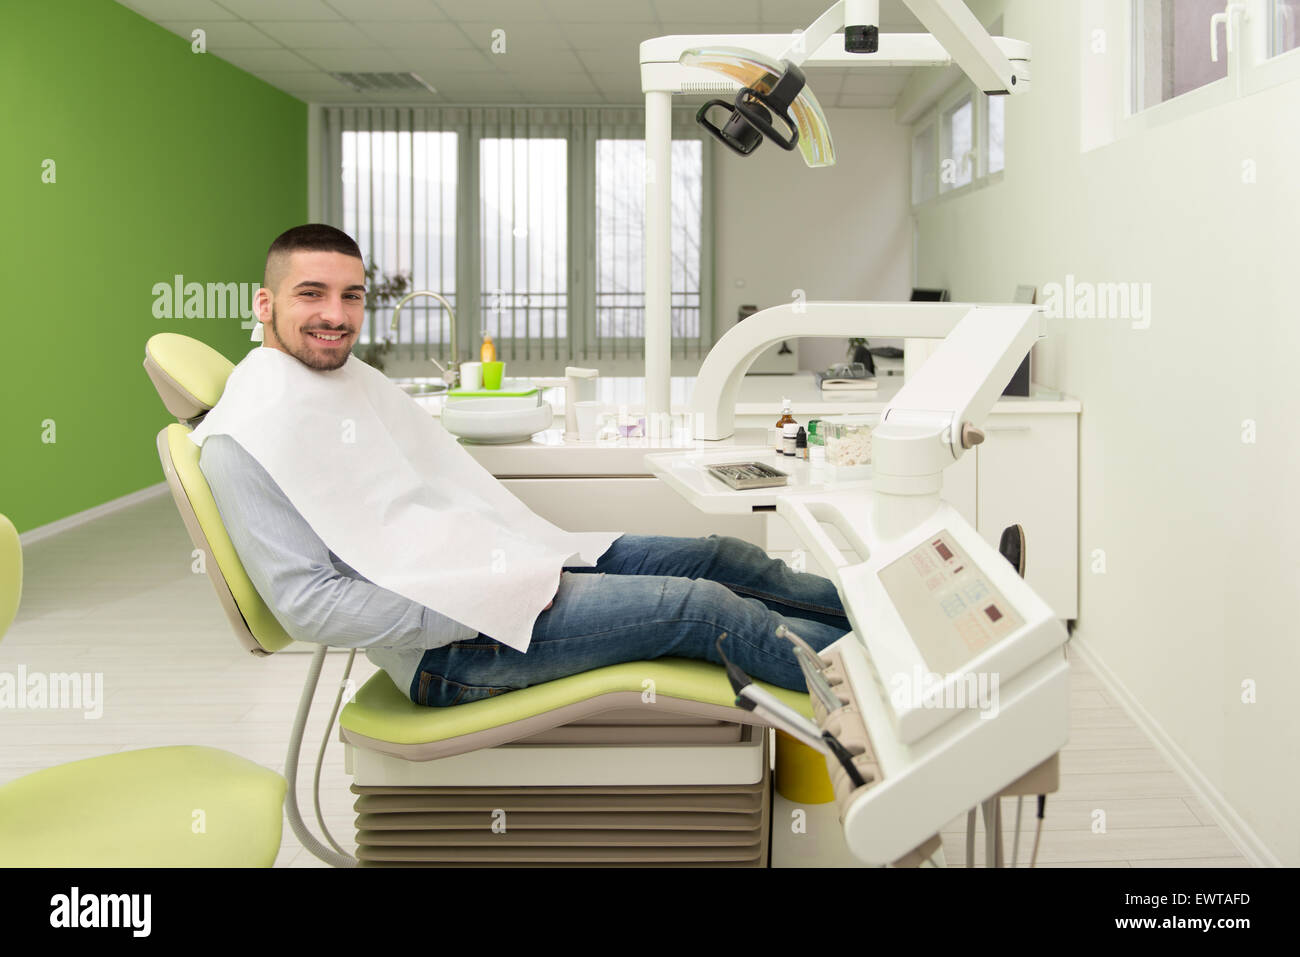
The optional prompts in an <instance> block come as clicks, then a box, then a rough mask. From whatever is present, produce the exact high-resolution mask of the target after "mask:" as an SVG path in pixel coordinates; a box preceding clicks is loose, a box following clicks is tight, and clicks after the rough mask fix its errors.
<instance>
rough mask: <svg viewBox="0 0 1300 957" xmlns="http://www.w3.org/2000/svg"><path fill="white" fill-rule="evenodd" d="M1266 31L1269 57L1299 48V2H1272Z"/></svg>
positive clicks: (1298, 0) (1288, 0)
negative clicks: (1267, 32)
mask: <svg viewBox="0 0 1300 957" xmlns="http://www.w3.org/2000/svg"><path fill="white" fill-rule="evenodd" d="M1268 30H1269V37H1268V51H1269V52H1268V55H1269V56H1280V55H1282V54H1283V53H1286V52H1287V51H1288V50H1294V49H1295V48H1296V47H1300V0H1274V3H1273V11H1272V16H1270V17H1269V19H1268Z"/></svg>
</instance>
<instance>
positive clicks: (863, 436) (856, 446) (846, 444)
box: [817, 415, 880, 481]
mask: <svg viewBox="0 0 1300 957" xmlns="http://www.w3.org/2000/svg"><path fill="white" fill-rule="evenodd" d="M879 419H880V416H879V415H837V416H834V417H833V418H829V419H822V420H821V421H820V422H818V423H817V432H818V434H819V435H821V437H822V441H823V442H824V444H825V447H826V475H827V477H828V478H830V479H831V480H832V481H834V480H839V479H860V478H870V477H871V432H872V430H873V429H874V428H875V427H876V423H877V422H878V421H879Z"/></svg>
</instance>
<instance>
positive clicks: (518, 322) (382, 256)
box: [311, 106, 716, 377]
mask: <svg viewBox="0 0 1300 957" xmlns="http://www.w3.org/2000/svg"><path fill="white" fill-rule="evenodd" d="M312 110H313V111H315V112H313V116H315V117H316V118H317V121H318V123H319V129H320V137H319V147H320V156H321V162H320V164H319V166H320V169H321V170H322V171H325V172H323V173H322V175H321V176H320V177H319V178H315V177H314V176H313V179H312V190H313V193H312V195H313V202H312V204H311V210H312V216H313V217H314V218H315V219H316V220H317V221H319V222H328V223H334V224H335V225H337V226H339V227H340V228H341V229H344V230H346V231H347V232H348V233H349V234H351V235H352V236H353V237H355V238H356V240H357V242H358V244H359V245H360V246H361V249H362V253H363V255H364V256H365V258H366V261H367V264H369V263H371V262H373V263H374V264H375V265H376V266H377V268H378V274H377V275H376V276H375V277H374V280H375V282H374V284H372V287H373V285H377V284H378V283H379V282H382V281H383V280H384V279H385V278H386V277H392V276H395V275H399V274H400V275H402V276H404V277H408V279H409V281H408V284H407V285H406V286H405V288H404V290H403V291H406V292H409V291H412V290H419V289H429V290H432V291H434V292H437V293H438V294H440V295H442V296H445V297H446V298H447V299H448V300H449V301H450V302H451V303H452V305H453V308H454V310H455V313H456V319H455V338H456V340H457V351H458V352H459V358H460V359H461V360H462V361H463V360H465V359H467V358H472V357H477V352H478V343H479V341H480V338H479V337H480V336H481V334H482V333H484V332H487V333H488V334H490V335H491V336H492V338H493V340H494V341H495V342H496V343H497V354H498V357H499V358H501V359H503V360H506V361H508V362H510V363H512V370H511V374H512V375H552V374H558V371H559V370H560V369H562V368H563V365H564V364H565V363H566V362H575V361H578V360H583V359H587V358H591V359H601V360H604V364H603V365H602V366H601V368H602V370H603V371H605V372H606V373H607V374H610V375H614V374H627V373H629V372H631V371H633V370H635V369H636V368H639V366H640V363H641V362H642V361H643V359H642V356H643V355H644V336H645V289H644V283H645V280H644V270H645V266H644V261H645V260H644V251H643V249H642V245H643V231H644V204H645V181H644V166H645V145H644V136H645V119H644V110H642V109H640V108H633V107H627V108H623V107H528V108H494V107H427V108H425V107H331V106H313V107H312ZM694 114H695V110H694V108H687V109H682V110H674V112H673V119H672V131H673V137H674V139H673V143H672V155H673V170H672V173H673V175H672V190H671V202H672V290H671V291H672V296H671V301H670V321H671V327H672V328H671V336H672V355H673V356H674V357H675V358H684V357H686V358H702V357H703V356H704V355H705V354H706V353H707V352H708V351H709V349H710V348H711V347H712V345H713V342H714V338H715V335H716V333H715V329H714V319H713V313H714V310H713V308H712V305H711V303H712V298H713V282H712V256H711V255H709V254H708V253H707V252H706V250H709V249H710V247H711V243H712V239H711V236H712V232H711V230H712V211H711V205H712V204H711V203H710V202H709V200H708V196H709V189H710V182H711V165H712V161H711V158H710V157H711V155H712V153H711V144H710V143H707V142H705V141H704V138H703V136H702V131H701V130H700V128H699V127H698V126H697V125H696V124H695V122H694ZM328 171H334V173H335V175H328ZM395 303H396V295H393V296H390V297H388V298H387V299H386V301H384V302H382V303H379V304H378V305H376V306H375V307H373V308H371V309H369V310H368V315H369V317H370V321H369V322H368V323H367V329H366V330H363V334H362V336H361V337H360V339H361V342H362V343H363V344H372V343H375V342H377V341H382V340H384V339H385V338H387V337H389V335H390V332H389V323H391V322H392V313H393V308H394V305H395ZM451 338H452V333H451V322H450V317H449V316H448V313H447V311H446V310H445V309H443V307H442V306H441V305H440V304H439V303H438V301H437V300H435V299H433V298H429V297H424V298H418V299H415V300H412V301H411V302H410V303H408V304H407V305H406V306H404V307H403V309H402V313H401V320H400V328H399V329H398V330H397V335H396V336H395V348H394V349H392V350H390V351H389V352H388V353H387V354H385V355H384V371H385V373H386V374H388V375H392V376H402V377H405V376H417V377H422V376H429V375H435V374H436V372H435V370H434V367H433V366H432V365H431V364H430V363H429V361H428V360H429V359H436V360H437V361H439V362H444V361H445V360H446V359H448V358H450V345H451ZM623 360H627V364H626V365H625V366H624V365H622V364H621V362H622V361H623Z"/></svg>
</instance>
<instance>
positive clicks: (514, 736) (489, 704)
mask: <svg viewBox="0 0 1300 957" xmlns="http://www.w3.org/2000/svg"><path fill="white" fill-rule="evenodd" d="M755 684H756V685H758V686H759V687H761V688H763V690H765V691H767V692H770V693H771V694H773V695H775V696H776V697H777V698H778V699H780V700H781V701H782V702H783V703H785V704H787V705H789V706H790V707H791V708H793V709H795V710H796V711H798V712H799V713H800V714H802V715H804V716H805V717H807V718H810V719H811V718H812V716H813V711H812V704H811V702H810V700H809V697H808V695H807V694H806V693H800V692H795V691H789V690H787V689H785V688H778V687H777V686H776V685H772V684H768V683H767V682H764V681H756V682H755ZM651 692H653V700H650V699H651ZM735 700H736V696H735V694H734V693H733V692H732V690H731V684H730V683H729V682H728V680H727V673H726V670H725V669H724V668H722V667H721V666H720V665H715V664H713V663H711V662H708V661H699V660H696V659H692V658H656V659H654V660H651V661H629V662H624V663H621V664H617V665H609V666H607V667H604V668H596V669H593V670H592V671H584V672H582V673H580V674H576V675H568V676H567V677H564V678H557V679H555V680H554V681H545V682H542V683H540V684H536V685H532V686H531V687H528V688H521V689H520V690H518V691H510V692H507V693H506V694H501V695H497V696H495V697H492V698H483V699H481V700H479V701H472V702H470V703H469V704H460V705H455V706H453V707H450V708H431V707H426V706H424V705H419V704H416V703H415V702H413V701H412V700H411V699H410V697H409V696H408V695H406V694H403V693H402V692H401V691H399V690H398V689H397V688H396V687H395V686H394V684H393V681H392V679H391V678H389V677H388V675H387V674H386V673H385V672H382V671H381V672H379V673H377V674H375V675H374V676H373V677H372V678H371V679H370V680H369V681H367V682H366V683H365V684H364V685H363V686H362V687H361V689H360V690H359V691H358V692H357V694H356V697H354V698H353V699H352V701H351V702H349V703H348V705H347V706H346V707H345V708H344V709H343V711H342V713H341V714H340V715H339V726H340V728H341V729H342V734H343V737H344V740H346V741H348V742H350V743H352V744H355V745H357V746H358V747H364V748H368V749H370V750H374V751H379V752H382V753H384V754H391V755H394V756H396V757H401V758H406V759H407V760H411V761H428V760H432V759H434V758H439V757H447V756H450V755H453V754H463V753H466V752H469V751H474V750H477V749H479V748H484V747H495V746H497V745H500V744H506V743H508V742H510V741H514V740H518V739H519V738H524V737H528V736H530V735H533V734H536V733H538V732H540V731H545V730H547V729H549V728H555V727H559V726H560V725H564V724H568V723H570V722H573V721H578V720H582V719H583V718H585V717H589V716H591V715H595V714H599V713H600V712H602V711H610V710H616V709H627V708H630V707H638V706H639V707H644V708H646V709H659V710H660V711H663V712H666V713H670V714H688V715H697V716H701V717H706V718H712V719H715V720H719V721H730V722H734V723H737V724H754V725H765V723H764V722H763V721H761V720H757V719H754V718H753V716H752V714H751V712H748V711H745V710H743V709H741V708H737V707H736V706H735Z"/></svg>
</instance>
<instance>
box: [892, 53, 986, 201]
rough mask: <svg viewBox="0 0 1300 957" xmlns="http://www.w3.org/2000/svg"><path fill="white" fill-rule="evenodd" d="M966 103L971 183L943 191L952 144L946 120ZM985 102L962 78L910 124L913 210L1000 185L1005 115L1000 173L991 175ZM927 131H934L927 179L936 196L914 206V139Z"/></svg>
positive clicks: (909, 152)
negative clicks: (969, 133) (969, 129)
mask: <svg viewBox="0 0 1300 957" xmlns="http://www.w3.org/2000/svg"><path fill="white" fill-rule="evenodd" d="M967 99H969V100H970V104H971V153H972V154H973V159H972V162H971V180H970V182H969V183H963V184H962V185H960V186H953V187H950V188H949V189H947V190H945V189H944V188H943V185H944V184H943V162H944V160H945V159H948V158H949V157H948V156H947V152H948V145H947V144H948V143H949V142H950V141H951V135H952V134H951V130H950V129H945V126H946V123H945V116H946V115H947V114H949V113H952V112H955V110H956V109H958V108H960V106H961V104H962V102H963V101H964V100H967ZM988 101H989V97H988V95H987V94H985V93H984V92H983V91H982V90H980V89H978V88H977V87H976V86H975V84H974V83H972V82H971V81H970V80H969V79H965V78H963V79H962V80H960V81H959V82H957V83H955V84H954V85H953V86H952V87H950V88H949V89H948V90H946V91H945V92H944V93H943V95H942V96H940V97H939V98H938V100H936V101H935V103H934V105H933V106H931V107H930V108H929V109H928V110H926V111H925V112H924V113H922V114H921V116H920V118H919V119H917V120H916V122H915V123H913V124H912V139H911V142H910V143H909V145H908V157H909V162H910V163H911V169H910V172H909V189H910V190H911V193H910V195H909V199H911V205H912V209H914V210H919V209H924V208H926V207H929V206H930V205H931V204H933V203H942V202H946V201H948V200H950V199H953V198H956V197H958V196H965V195H968V194H969V193H972V192H974V191H975V190H979V189H984V188H986V187H988V186H993V185H995V184H997V183H1000V182H1002V179H1003V176H1004V174H1005V173H1006V163H1007V153H1006V146H1007V140H1006V113H1005V112H1004V113H1003V126H1002V169H999V170H995V171H993V172H991V173H990V172H989V168H988V163H989V160H988V139H989V137H988V114H989V110H988ZM927 128H933V130H934V144H935V145H934V162H933V164H932V166H931V169H930V172H929V176H930V178H931V181H932V182H933V184H934V188H935V193H934V194H933V195H931V196H929V197H928V198H926V199H922V200H921V201H920V202H917V201H916V199H915V196H916V192H915V187H914V185H913V184H914V180H912V179H911V177H913V176H914V175H915V169H916V166H915V162H914V159H915V157H914V155H913V153H914V151H915V149H916V140H917V138H918V137H919V136H920V135H921V134H923V133H924V132H925V130H926V129H927Z"/></svg>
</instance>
